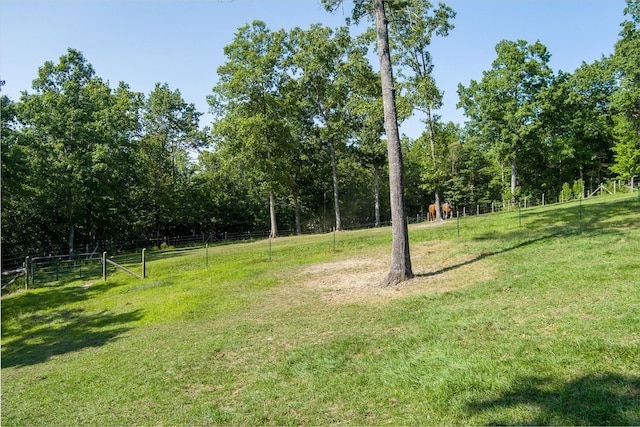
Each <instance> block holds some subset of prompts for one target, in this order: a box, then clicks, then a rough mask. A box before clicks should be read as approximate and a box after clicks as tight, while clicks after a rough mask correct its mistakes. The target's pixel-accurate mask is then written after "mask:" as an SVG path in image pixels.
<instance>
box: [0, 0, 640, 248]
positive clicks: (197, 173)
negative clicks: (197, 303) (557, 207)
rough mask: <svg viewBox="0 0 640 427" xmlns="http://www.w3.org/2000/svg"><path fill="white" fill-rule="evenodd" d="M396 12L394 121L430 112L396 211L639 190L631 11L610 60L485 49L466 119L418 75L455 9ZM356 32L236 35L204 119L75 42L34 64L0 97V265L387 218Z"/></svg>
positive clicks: (427, 76) (369, 60) (382, 169)
mask: <svg viewBox="0 0 640 427" xmlns="http://www.w3.org/2000/svg"><path fill="white" fill-rule="evenodd" d="M357 5H358V7H359V8H361V9H362V10H359V11H357V12H359V13H361V14H363V16H364V14H366V13H369V12H370V11H368V10H367V9H366V7H365V6H366V2H357ZM398 5H400V6H401V7H400V8H399V9H395V8H392V9H390V10H389V13H388V16H387V18H388V21H389V37H390V46H391V53H392V60H393V69H394V73H395V74H394V78H395V80H396V93H395V96H396V102H397V118H398V120H400V121H402V120H404V119H406V118H407V117H408V116H409V115H411V112H412V111H415V112H417V113H416V114H420V116H421V118H422V119H423V120H424V133H423V135H422V136H420V137H418V138H415V139H410V138H408V137H404V138H402V139H401V144H400V145H401V147H402V157H403V160H404V200H405V201H404V203H405V208H406V215H407V216H409V217H415V216H416V215H419V214H426V211H427V207H428V206H429V204H431V203H433V202H434V201H436V200H439V201H450V202H452V204H453V205H454V207H458V208H463V207H467V208H468V209H469V210H472V211H475V208H476V206H482V207H483V209H484V208H486V207H487V206H490V205H491V203H492V202H494V203H502V202H503V201H505V200H506V201H507V202H512V203H515V202H518V201H520V200H524V199H525V198H526V199H527V200H528V201H529V203H531V202H535V201H536V200H537V201H542V199H543V197H544V199H546V201H555V200H558V198H565V199H566V198H567V197H583V196H586V195H588V194H589V193H590V192H592V191H594V190H595V189H596V188H598V186H599V185H600V184H603V183H606V182H607V181H608V180H614V179H619V180H622V182H623V183H626V184H627V185H628V184H630V183H631V182H633V181H634V180H635V182H636V183H637V180H638V175H640V107H639V106H640V89H639V88H640V67H638V64H639V63H640V6H639V3H638V1H637V0H628V1H627V8H626V9H625V11H624V13H625V14H624V17H623V19H622V21H623V22H622V24H621V31H620V33H619V37H618V41H617V43H616V44H615V46H614V53H613V54H612V55H610V56H608V57H603V58H601V59H600V60H598V61H595V62H593V63H583V64H582V65H581V66H580V67H579V68H577V69H576V70H574V71H573V72H564V71H560V70H553V69H551V68H550V66H549V56H550V55H551V54H552V53H553V52H549V51H548V50H547V48H546V47H545V46H544V45H543V44H542V43H541V42H539V41H534V40H528V41H524V40H503V41H501V42H500V43H498V44H497V46H496V56H495V58H494V61H493V63H488V64H486V67H487V68H486V71H485V72H484V74H483V77H482V79H480V80H479V81H471V82H460V85H459V90H458V94H459V106H460V108H463V109H464V111H465V114H466V117H467V120H468V121H467V122H466V124H465V125H464V126H461V125H458V124H454V123H446V122H444V121H443V120H442V119H441V117H439V116H438V114H437V110H438V108H439V106H440V105H441V102H442V94H441V91H440V90H439V89H438V86H437V82H436V81H435V79H434V78H433V75H432V72H431V71H432V69H433V67H437V64H438V62H439V61H444V60H445V58H437V57H431V55H430V54H429V44H430V42H431V39H432V37H435V36H441V37H446V36H447V35H448V34H449V32H453V31H455V28H454V25H453V24H454V23H455V12H454V11H453V10H452V9H451V8H449V7H447V6H445V5H440V6H439V7H438V8H435V7H434V6H433V5H432V4H431V3H430V2H427V1H413V0H412V1H407V2H401V3H400V2H399V3H398ZM403 8H404V9H403ZM408 11H410V12H411V13H408ZM407 16H411V17H415V19H409V20H407V19H405V18H406V17H407ZM415 28H420V31H415ZM354 30H355V27H341V28H326V27H323V26H321V25H319V24H318V25H314V26H311V27H310V28H307V29H301V28H295V29H293V30H291V31H285V30H276V31H274V30H271V29H269V28H268V27H267V25H266V24H265V23H264V22H260V21H256V22H253V23H251V24H247V25H245V26H243V27H241V28H239V29H238V30H237V33H236V35H235V37H234V39H233V41H232V42H231V43H230V44H229V45H228V46H227V47H226V48H225V55H226V58H227V62H226V63H225V64H224V65H222V66H221V67H220V68H219V69H218V76H217V77H218V79H217V83H216V85H215V86H214V87H213V90H212V92H211V93H210V94H203V95H209V96H208V101H209V105H210V112H211V113H212V114H213V115H214V121H213V123H211V124H210V126H208V125H209V124H203V123H201V120H200V119H201V115H202V113H201V112H199V111H196V108H195V106H194V105H193V104H188V103H187V102H185V101H184V100H183V99H182V96H181V94H180V91H179V89H178V88H170V87H169V85H168V84H166V83H157V84H156V85H155V87H154V89H153V90H152V91H151V92H150V93H149V94H143V93H139V92H136V91H135V89H134V88H130V87H129V85H128V84H127V83H125V82H120V83H119V84H117V85H116V86H115V87H111V86H110V85H109V82H106V81H104V80H103V79H102V78H101V77H100V76H99V74H98V72H99V70H94V68H93V66H92V65H91V64H90V62H89V58H85V57H84V55H83V53H82V52H80V51H78V50H75V49H69V50H68V51H67V52H65V53H64V54H63V55H62V56H61V57H60V58H59V59H58V60H57V61H47V62H45V63H44V64H43V65H42V66H41V67H40V68H39V69H38V70H34V72H36V73H37V74H36V78H35V79H34V80H33V84H32V87H31V88H30V89H29V90H26V91H24V92H23V93H22V96H21V97H20V98H19V99H10V98H8V97H7V96H5V95H2V97H1V108H2V111H1V122H2V123H1V132H2V252H3V257H9V256H11V255H16V256H18V255H19V256H24V255H26V254H34V253H42V252H53V251H58V250H59V249H60V248H65V250H66V251H68V252H72V251H74V250H77V249H76V248H78V247H85V246H87V245H94V244H97V243H105V242H122V241H133V240H136V239H143V238H158V237H160V238H161V237H163V236H168V235H200V234H207V235H208V234H223V233H225V232H228V233H231V232H239V231H263V230H267V229H268V230H270V234H271V235H272V236H277V235H278V233H281V232H283V231H286V232H290V231H291V232H295V233H302V232H306V231H325V230H329V229H331V228H334V227H336V228H338V229H342V228H348V227H352V226H355V225H363V224H370V225H372V226H373V225H379V224H381V223H383V222H386V221H389V219H390V214H391V207H390V203H389V193H390V189H389V180H388V176H389V169H388V163H387V158H386V149H385V146H386V142H387V141H386V135H385V132H384V126H383V105H382V102H381V95H380V94H381V88H380V76H379V74H378V71H377V61H376V59H375V55H376V51H375V47H374V39H375V37H374V36H372V34H371V33H369V32H365V33H364V34H353V32H354ZM409 33H410V34H412V37H406V34H409ZM445 42H446V40H445ZM416 58H417V60H416ZM214 77H215V76H212V79H213V78H214ZM565 184H566V185H565ZM563 186H564V187H565V189H567V188H568V190H566V191H563Z"/></svg>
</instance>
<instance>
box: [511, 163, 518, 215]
mask: <svg viewBox="0 0 640 427" xmlns="http://www.w3.org/2000/svg"><path fill="white" fill-rule="evenodd" d="M516 172H517V168H516V158H515V156H514V157H513V158H512V159H511V205H515V204H516V184H517V183H518V181H517V179H516Z"/></svg>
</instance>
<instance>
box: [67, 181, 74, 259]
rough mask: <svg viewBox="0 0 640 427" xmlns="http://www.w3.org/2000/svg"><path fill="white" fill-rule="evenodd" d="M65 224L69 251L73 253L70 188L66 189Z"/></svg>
mask: <svg viewBox="0 0 640 427" xmlns="http://www.w3.org/2000/svg"><path fill="white" fill-rule="evenodd" d="M67 225H68V227H69V236H68V240H67V244H68V245H69V253H70V254H72V253H73V247H74V246H75V225H74V223H73V197H72V196H71V189H68V190H67Z"/></svg>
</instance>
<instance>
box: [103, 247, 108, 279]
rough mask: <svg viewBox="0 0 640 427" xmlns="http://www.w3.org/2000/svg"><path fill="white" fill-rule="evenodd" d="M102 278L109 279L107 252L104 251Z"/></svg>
mask: <svg viewBox="0 0 640 427" xmlns="http://www.w3.org/2000/svg"><path fill="white" fill-rule="evenodd" d="M102 280H107V252H106V251H105V252H102Z"/></svg>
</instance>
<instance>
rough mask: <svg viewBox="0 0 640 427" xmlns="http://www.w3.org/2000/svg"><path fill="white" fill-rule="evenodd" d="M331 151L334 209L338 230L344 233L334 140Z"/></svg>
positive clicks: (330, 144)
mask: <svg viewBox="0 0 640 427" xmlns="http://www.w3.org/2000/svg"><path fill="white" fill-rule="evenodd" d="M329 151H330V153H331V172H332V173H333V209H334V211H335V213H336V230H338V231H342V220H341V219H340V198H339V197H338V166H337V165H336V147H335V144H334V143H333V139H329Z"/></svg>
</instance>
